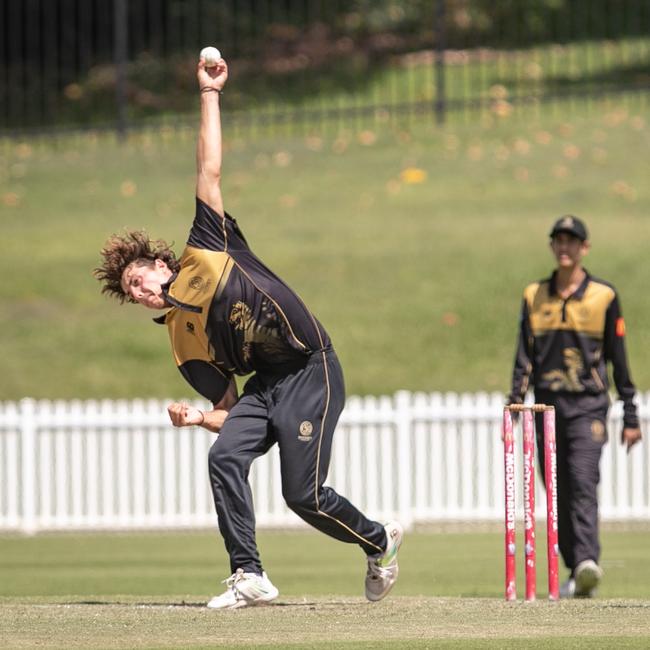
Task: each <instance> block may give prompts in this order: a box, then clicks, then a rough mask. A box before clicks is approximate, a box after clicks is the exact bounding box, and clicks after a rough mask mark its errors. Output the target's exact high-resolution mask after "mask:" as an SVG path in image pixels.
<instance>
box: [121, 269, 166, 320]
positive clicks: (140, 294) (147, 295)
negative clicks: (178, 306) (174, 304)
mask: <svg viewBox="0 0 650 650" xmlns="http://www.w3.org/2000/svg"><path fill="white" fill-rule="evenodd" d="M171 274H172V273H171V271H170V270H169V267H168V266H167V264H165V262H163V261H162V260H155V262H154V264H153V265H152V266H148V265H143V266H136V265H135V262H134V263H133V264H130V265H129V266H127V267H126V268H125V269H124V271H123V273H122V289H123V291H124V293H125V294H126V295H127V296H128V297H129V298H131V299H132V300H134V301H135V302H137V303H139V304H141V305H142V306H144V307H147V308H148V309H164V308H165V307H168V304H167V302H166V301H165V298H164V296H163V293H162V286H161V285H163V284H165V283H166V282H167V281H168V280H169V278H170V277H171Z"/></svg>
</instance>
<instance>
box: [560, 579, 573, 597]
mask: <svg viewBox="0 0 650 650" xmlns="http://www.w3.org/2000/svg"><path fill="white" fill-rule="evenodd" d="M575 595H576V581H575V580H574V579H573V578H569V579H568V580H566V581H565V582H563V583H562V584H561V585H560V598H575Z"/></svg>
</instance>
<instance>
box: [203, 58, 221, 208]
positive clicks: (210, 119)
mask: <svg viewBox="0 0 650 650" xmlns="http://www.w3.org/2000/svg"><path fill="white" fill-rule="evenodd" d="M196 76H197V79H198V82H199V91H200V93H201V122H200V125H199V136H198V141H197V145H196V196H198V198H199V199H201V201H203V202H204V203H206V204H207V205H209V206H210V207H211V208H212V209H213V210H214V211H215V212H217V213H218V214H220V215H221V216H223V214H224V210H223V199H222V197H221V110H220V107H219V101H220V94H221V90H222V89H223V87H224V85H225V83H226V80H227V79H228V66H227V65H226V62H225V61H224V60H223V59H220V60H219V62H218V63H217V65H216V66H214V67H212V68H206V67H205V62H204V60H203V59H201V60H200V61H199V64H198V68H197V73H196Z"/></svg>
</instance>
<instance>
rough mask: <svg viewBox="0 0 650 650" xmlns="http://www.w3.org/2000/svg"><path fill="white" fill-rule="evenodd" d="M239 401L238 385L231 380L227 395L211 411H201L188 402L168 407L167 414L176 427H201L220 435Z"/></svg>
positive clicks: (176, 403)
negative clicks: (231, 411) (229, 414)
mask: <svg viewBox="0 0 650 650" xmlns="http://www.w3.org/2000/svg"><path fill="white" fill-rule="evenodd" d="M237 399H238V397H237V384H236V383H235V380H234V379H231V380H230V384H229V386H228V390H227V391H226V394H225V395H224V396H223V398H222V399H221V400H220V401H219V402H218V403H217V404H214V405H213V408H212V410H211V411H201V410H200V409H197V408H196V407H194V406H191V405H190V404H187V403H186V402H174V403H173V404H170V405H169V406H168V407H167V413H169V419H170V420H171V421H172V424H173V425H174V426H175V427H190V426H199V427H203V428H204V429H207V430H208V431H212V432H214V433H219V431H221V427H222V426H223V423H224V422H225V421H226V418H227V417H228V413H230V409H232V407H233V406H234V405H235V404H236V403H237Z"/></svg>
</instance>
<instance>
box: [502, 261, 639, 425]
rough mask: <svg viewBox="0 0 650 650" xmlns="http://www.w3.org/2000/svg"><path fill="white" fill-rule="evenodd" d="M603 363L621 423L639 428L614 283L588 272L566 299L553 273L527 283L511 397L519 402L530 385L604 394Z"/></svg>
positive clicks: (579, 392)
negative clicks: (609, 372) (619, 407)
mask: <svg viewBox="0 0 650 650" xmlns="http://www.w3.org/2000/svg"><path fill="white" fill-rule="evenodd" d="M607 362H611V364H612V367H613V376H614V383H615V385H616V389H617V390H618V393H619V396H620V398H621V399H622V400H623V403H624V409H625V425H626V426H630V427H635V426H638V419H637V415H636V407H635V405H634V401H633V400H634V394H635V388H634V384H633V383H632V380H631V378H630V373H629V370H628V365H627V358H626V352H625V323H624V321H623V315H622V313H621V307H620V304H619V300H618V296H617V293H616V290H615V289H614V287H613V286H612V285H611V284H609V283H607V282H604V281H603V280H599V279H597V278H594V277H592V276H591V275H589V273H587V276H586V277H585V279H584V281H583V282H582V284H581V285H580V287H578V289H577V290H576V291H575V292H574V293H573V294H572V295H571V296H569V297H568V298H567V299H563V298H561V297H560V296H559V295H558V294H557V291H556V273H553V275H552V276H551V277H550V278H548V279H546V280H542V281H540V282H534V283H533V284H530V285H528V286H527V287H526V289H525V291H524V297H523V302H522V307H521V319H520V329H519V341H518V345H517V353H516V357H515V365H514V371H513V377H512V392H511V395H510V398H509V399H510V401H513V402H520V401H522V400H523V398H524V396H525V394H526V391H527V390H528V388H529V384H532V385H534V386H535V389H536V390H540V391H550V392H553V393H565V394H566V393H568V394H574V395H580V394H585V395H596V394H602V393H607V391H608V385H609V384H608V378H607Z"/></svg>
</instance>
